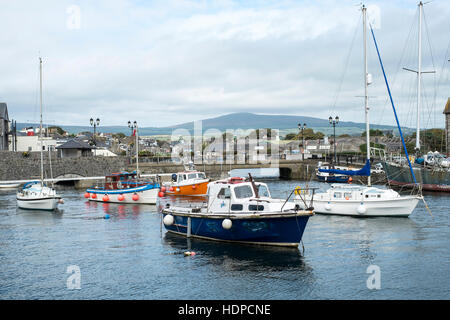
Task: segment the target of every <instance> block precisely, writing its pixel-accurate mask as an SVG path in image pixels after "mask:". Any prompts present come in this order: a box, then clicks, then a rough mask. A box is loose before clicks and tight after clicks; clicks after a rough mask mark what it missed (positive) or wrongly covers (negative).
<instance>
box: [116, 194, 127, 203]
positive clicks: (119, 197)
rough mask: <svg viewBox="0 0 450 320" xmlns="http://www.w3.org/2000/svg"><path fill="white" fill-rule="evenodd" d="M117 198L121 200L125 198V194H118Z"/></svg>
mask: <svg viewBox="0 0 450 320" xmlns="http://www.w3.org/2000/svg"><path fill="white" fill-rule="evenodd" d="M117 200H119V201H123V200H125V196H124V195H123V194H119V196H118V197H117Z"/></svg>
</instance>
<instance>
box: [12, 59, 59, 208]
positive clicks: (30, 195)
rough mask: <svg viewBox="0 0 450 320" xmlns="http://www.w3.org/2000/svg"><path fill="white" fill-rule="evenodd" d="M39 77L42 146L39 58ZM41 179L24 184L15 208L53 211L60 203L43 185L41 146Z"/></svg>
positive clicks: (49, 189) (40, 63)
mask: <svg viewBox="0 0 450 320" xmlns="http://www.w3.org/2000/svg"><path fill="white" fill-rule="evenodd" d="M39 76H40V104H41V121H40V130H39V140H40V141H41V144H42V131H43V130H42V59H41V58H39ZM40 149H41V179H40V181H31V182H28V183H26V184H25V185H24V186H23V187H22V188H21V189H20V190H19V191H18V192H17V195H16V198H17V206H18V207H19V208H22V209H31V210H55V209H56V208H57V206H58V203H60V202H62V200H61V197H60V196H59V195H58V194H57V193H56V191H55V189H53V188H52V187H48V186H46V185H45V183H44V155H43V150H42V146H41V148H40Z"/></svg>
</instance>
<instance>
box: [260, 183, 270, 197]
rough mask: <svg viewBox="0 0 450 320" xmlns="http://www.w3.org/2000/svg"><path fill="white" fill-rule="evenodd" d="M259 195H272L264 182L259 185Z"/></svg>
mask: <svg viewBox="0 0 450 320" xmlns="http://www.w3.org/2000/svg"><path fill="white" fill-rule="evenodd" d="M258 195H259V196H260V197H270V193H269V189H267V187H266V186H265V185H263V184H260V185H258Z"/></svg>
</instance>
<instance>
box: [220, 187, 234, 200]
mask: <svg viewBox="0 0 450 320" xmlns="http://www.w3.org/2000/svg"><path fill="white" fill-rule="evenodd" d="M230 197H231V192H230V188H222V189H220V191H219V193H218V194H217V198H219V199H230Z"/></svg>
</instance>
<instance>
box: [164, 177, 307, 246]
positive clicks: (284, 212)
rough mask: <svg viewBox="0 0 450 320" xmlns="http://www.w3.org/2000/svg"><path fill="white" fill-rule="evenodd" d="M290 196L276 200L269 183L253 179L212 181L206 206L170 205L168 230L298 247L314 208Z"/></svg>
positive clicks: (262, 243) (166, 215) (190, 235)
mask: <svg viewBox="0 0 450 320" xmlns="http://www.w3.org/2000/svg"><path fill="white" fill-rule="evenodd" d="M291 194H292V193H291ZM288 199H289V198H288ZM288 199H273V198H272V197H271V195H270V192H269V188H268V186H267V184H265V183H261V182H254V181H253V179H251V178H250V180H245V179H243V178H229V179H227V180H219V181H214V182H211V183H209V185H208V201H207V203H205V204H204V205H202V206H198V207H182V206H170V204H166V207H165V208H164V209H162V215H163V223H164V225H165V228H166V229H167V231H168V232H170V233H175V234H179V235H182V236H186V237H194V238H202V239H208V240H216V241H227V242H237V243H244V244H258V245H272V246H290V247H297V246H298V244H299V242H300V241H301V239H302V236H303V232H304V230H305V227H306V223H307V222H308V219H309V217H311V216H312V215H314V209H313V208H312V206H309V207H308V208H307V209H304V210H303V209H300V206H299V205H296V204H295V203H293V202H289V201H288ZM310 204H312V202H310Z"/></svg>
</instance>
